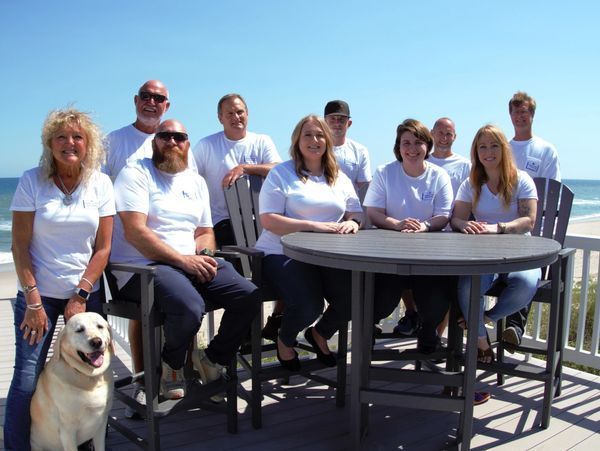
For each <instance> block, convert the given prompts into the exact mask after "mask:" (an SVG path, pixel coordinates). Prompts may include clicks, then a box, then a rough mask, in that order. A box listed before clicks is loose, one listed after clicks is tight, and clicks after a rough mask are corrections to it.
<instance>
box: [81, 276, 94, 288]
mask: <svg viewBox="0 0 600 451" xmlns="http://www.w3.org/2000/svg"><path fill="white" fill-rule="evenodd" d="M81 280H83V281H84V282H87V283H88V284H89V285H90V287H91V288H92V289H93V288H94V284H93V283H92V282H90V281H89V280H88V279H86V278H85V277H82V278H81Z"/></svg>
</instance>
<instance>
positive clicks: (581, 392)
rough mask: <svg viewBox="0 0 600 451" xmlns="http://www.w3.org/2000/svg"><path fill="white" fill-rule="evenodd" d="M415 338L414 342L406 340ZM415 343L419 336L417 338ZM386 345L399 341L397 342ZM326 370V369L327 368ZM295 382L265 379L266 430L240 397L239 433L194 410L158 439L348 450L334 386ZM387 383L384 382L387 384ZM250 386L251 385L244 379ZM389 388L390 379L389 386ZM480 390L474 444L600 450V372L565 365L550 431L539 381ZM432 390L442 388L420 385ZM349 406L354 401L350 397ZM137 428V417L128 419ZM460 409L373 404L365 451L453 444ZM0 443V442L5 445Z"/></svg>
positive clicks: (7, 312)
mask: <svg viewBox="0 0 600 451" xmlns="http://www.w3.org/2000/svg"><path fill="white" fill-rule="evenodd" d="M0 318H2V322H1V323H0V332H1V335H0V420H1V421H2V423H3V420H4V405H5V402H6V393H7V391H8V386H9V383H10V379H11V376H12V364H13V354H14V349H13V346H14V345H13V342H14V334H13V331H12V311H11V306H10V302H9V301H8V300H0ZM408 344H409V345H410V344H411V343H410V341H409V343H408ZM412 344H413V345H414V342H413V343H412ZM388 345H390V346H391V345H394V344H392V343H390V344H388ZM128 366H129V357H128V355H127V354H126V353H125V352H123V351H122V350H119V351H118V353H117V358H116V359H115V360H114V361H113V368H114V370H115V372H116V373H117V374H118V375H119V376H121V375H124V374H127V373H128ZM324 371H325V370H324ZM290 382H291V385H286V386H282V385H278V384H267V385H266V386H265V389H264V391H265V400H264V402H263V428H262V429H260V430H254V429H253V428H252V425H251V423H250V412H249V410H248V409H247V405H246V403H245V402H244V401H243V400H241V399H240V400H239V404H238V405H239V412H240V416H239V426H238V429H239V431H238V433H237V434H234V435H231V434H228V433H227V432H226V425H225V417H224V416H223V415H217V414H213V413H207V412H201V411H192V412H185V413H181V414H177V415H174V416H171V417H167V418H165V419H163V420H162V421H161V444H162V448H163V449H165V450H205V449H206V450H225V449H227V450H255V449H256V450H258V449H260V450H280V449H286V450H287V449H293V450H310V451H318V450H343V449H348V447H349V415H348V409H347V408H342V409H340V408H336V407H335V402H334V399H333V397H334V392H333V390H331V389H328V388H326V387H325V386H321V385H318V384H315V383H311V382H308V383H307V382H306V381H305V380H303V379H301V378H299V377H292V378H291V380H290ZM386 384H387V383H382V386H385V385H386ZM244 385H245V386H246V387H247V388H249V386H248V383H245V384H244ZM391 387H392V386H391V385H390V388H391ZM478 387H479V388H485V389H486V390H488V391H491V392H492V394H493V398H492V399H491V400H490V401H489V402H488V403H486V404H483V405H481V406H477V407H475V420H474V432H475V436H474V437H473V440H472V442H471V443H472V449H511V450H525V449H535V450H545V449H548V450H550V449H552V450H566V449H577V450H598V449H600V377H598V376H594V375H591V374H588V373H585V372H578V371H574V370H570V369H565V378H564V381H563V392H562V395H561V396H560V397H559V398H558V399H556V400H555V402H554V409H553V418H552V421H551V423H550V427H549V428H548V429H547V430H541V429H539V427H537V426H535V425H536V424H537V422H538V420H539V415H538V409H539V407H540V406H541V396H542V387H541V384H540V383H537V382H525V381H523V380H522V379H517V378H511V379H508V381H507V382H506V383H505V385H503V386H501V387H499V386H497V385H496V383H495V376H491V375H489V376H486V375H483V374H482V375H481V377H480V382H479V384H478ZM414 389H415V390H422V391H429V392H434V391H437V390H439V388H438V387H424V386H415V387H414ZM347 401H348V404H349V400H347ZM112 415H115V416H117V417H119V418H123V406H122V405H121V404H120V403H118V402H115V405H114V406H113V411H112ZM124 421H128V422H129V424H132V425H133V426H134V427H135V428H136V429H139V430H140V431H143V430H144V423H143V422H142V421H140V420H137V421H136V420H124ZM457 424H458V414H456V413H448V412H434V411H425V410H414V409H401V408H394V407H386V406H372V407H371V408H370V426H369V435H368V436H367V438H366V440H365V441H364V446H363V449H365V450H388V449H389V450H392V449H396V450H400V449H404V450H406V449H418V450H441V449H452V448H453V445H452V443H453V438H454V434H455V432H456V427H457ZM2 444H3V442H0V448H1V449H4V448H3V446H2ZM107 449H109V450H134V449H139V448H137V447H136V446H135V445H133V444H131V443H129V442H127V441H126V440H125V438H124V437H123V436H121V435H120V434H119V433H118V432H116V431H114V430H110V431H109V436H108V441H107Z"/></svg>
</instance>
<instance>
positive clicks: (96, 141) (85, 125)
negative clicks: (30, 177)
mask: <svg viewBox="0 0 600 451" xmlns="http://www.w3.org/2000/svg"><path fill="white" fill-rule="evenodd" d="M69 126H77V127H79V128H80V129H81V131H82V132H83V133H84V134H85V136H86V138H87V152H86V155H85V159H84V160H83V161H82V163H81V174H80V176H79V178H80V180H81V182H86V181H87V180H88V179H89V178H90V175H91V174H92V173H93V172H94V171H97V170H99V169H100V165H101V164H102V163H103V162H104V158H105V151H104V137H103V135H102V132H101V131H100V128H99V127H98V126H97V125H96V124H95V123H94V122H93V121H92V118H91V117H90V115H89V114H88V113H84V112H81V111H78V110H76V109H74V108H66V109H64V110H55V111H51V112H50V113H49V114H48V117H46V120H45V121H44V125H43V127H42V147H43V150H42V156H41V157H40V167H41V168H42V173H43V174H44V175H45V176H46V177H48V178H51V177H52V176H53V175H55V174H56V163H55V161H54V157H53V156H52V147H51V145H52V138H53V137H54V136H55V135H56V134H57V133H58V132H59V131H61V130H63V129H64V128H66V127H69Z"/></svg>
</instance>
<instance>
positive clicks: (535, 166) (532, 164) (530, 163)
mask: <svg viewBox="0 0 600 451" xmlns="http://www.w3.org/2000/svg"><path fill="white" fill-rule="evenodd" d="M525 169H526V170H528V171H531V172H538V171H539V170H540V164H539V163H538V162H537V161H536V160H527V163H526V164H525Z"/></svg>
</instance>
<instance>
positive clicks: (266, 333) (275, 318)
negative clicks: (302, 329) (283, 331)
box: [260, 313, 283, 342]
mask: <svg viewBox="0 0 600 451" xmlns="http://www.w3.org/2000/svg"><path fill="white" fill-rule="evenodd" d="M281 318H283V315H282V314H281V313H279V314H273V315H270V316H269V317H268V318H267V322H266V323H265V327H263V330H262V332H261V333H260V335H261V336H262V337H263V338H264V339H265V340H271V341H274V342H277V336H278V335H279V328H280V327H281Z"/></svg>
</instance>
